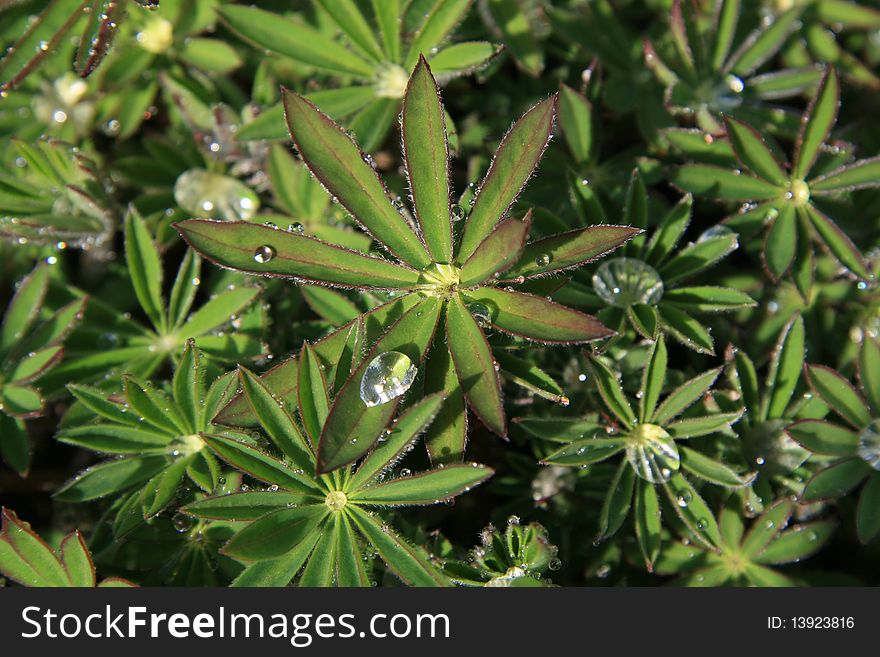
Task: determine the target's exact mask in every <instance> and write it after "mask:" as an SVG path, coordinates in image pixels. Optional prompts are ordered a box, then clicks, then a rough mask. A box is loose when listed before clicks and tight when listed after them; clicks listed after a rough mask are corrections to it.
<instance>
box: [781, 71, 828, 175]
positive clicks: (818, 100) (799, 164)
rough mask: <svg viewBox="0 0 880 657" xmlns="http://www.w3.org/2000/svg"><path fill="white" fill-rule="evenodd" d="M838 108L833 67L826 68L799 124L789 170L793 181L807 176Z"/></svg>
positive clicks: (826, 136)
mask: <svg viewBox="0 0 880 657" xmlns="http://www.w3.org/2000/svg"><path fill="white" fill-rule="evenodd" d="M838 109H840V80H838V78H837V73H836V72H835V70H834V68H833V67H832V66H829V67H828V70H827V71H826V72H825V77H824V78H822V82H820V83H819V88H818V89H817V90H816V95H815V96H814V97H813V99H812V100H811V101H810V105H809V106H808V107H807V112H806V114H805V115H804V119H803V122H802V123H801V131H800V134H799V135H798V138H797V142H796V144H795V151H794V165H793V167H792V171H791V176H792V179H793V180H803V179H804V178H806V176H807V174H809V173H810V169H812V168H813V164H814V163H815V161H816V158H817V157H819V151H820V150H821V149H822V144H824V143H825V140H826V139H827V138H828V135H830V134H831V128H833V127H834V124H835V122H836V121H837V111H838Z"/></svg>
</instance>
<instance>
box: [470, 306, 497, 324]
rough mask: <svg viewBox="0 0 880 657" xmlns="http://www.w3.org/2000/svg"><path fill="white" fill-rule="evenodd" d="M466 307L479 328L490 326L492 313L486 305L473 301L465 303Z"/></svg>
mask: <svg viewBox="0 0 880 657" xmlns="http://www.w3.org/2000/svg"><path fill="white" fill-rule="evenodd" d="M467 309H468V310H469V311H470V313H471V315H472V316H473V318H474V320H475V321H476V322H477V324H479V325H480V327H481V328H489V327H490V326H492V313H491V311H490V310H489V307H488V306H486V305H485V304H482V303H479V302H477V301H474V302H472V303H469V304H468V305H467Z"/></svg>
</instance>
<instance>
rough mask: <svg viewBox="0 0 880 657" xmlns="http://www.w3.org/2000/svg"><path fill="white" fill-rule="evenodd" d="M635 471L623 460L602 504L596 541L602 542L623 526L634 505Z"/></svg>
mask: <svg viewBox="0 0 880 657" xmlns="http://www.w3.org/2000/svg"><path fill="white" fill-rule="evenodd" d="M635 481H636V474H635V470H633V469H632V467H630V465H629V463H628V462H627V461H626V460H621V462H620V465H619V466H618V468H617V472H616V473H615V475H614V479H613V480H612V481H611V485H610V486H609V487H608V494H607V495H606V496H605V501H604V502H603V503H602V512H601V514H600V515H599V531H598V533H597V534H596V540H597V541H601V540H603V539H605V538H608V537H609V536H611V535H613V534H614V533H616V532H617V530H618V529H620V527H621V526H622V525H623V523H624V521H625V520H626V517H627V515H629V509H630V506H631V505H632V498H633V488H634V486H635Z"/></svg>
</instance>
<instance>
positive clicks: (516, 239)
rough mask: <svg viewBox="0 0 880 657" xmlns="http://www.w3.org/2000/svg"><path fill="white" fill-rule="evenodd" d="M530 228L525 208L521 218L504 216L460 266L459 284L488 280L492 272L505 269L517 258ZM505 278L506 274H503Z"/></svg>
mask: <svg viewBox="0 0 880 657" xmlns="http://www.w3.org/2000/svg"><path fill="white" fill-rule="evenodd" d="M531 227H532V213H531V211H529V212H528V213H527V214H526V216H525V217H523V220H522V221H518V220H516V219H505V220H503V221H501V222H499V223H498V224H496V225H495V228H494V229H493V230H492V232H491V233H489V235H488V236H487V237H486V239H484V240H483V241H482V242H481V243H480V245H479V246H478V247H477V248H476V249H475V250H474V252H473V254H472V255H471V257H470V258H468V259H467V261H466V262H465V263H464V264H463V265H462V266H461V282H460V285H461V286H462V287H471V286H474V285H477V284H479V283H483V282H484V281H488V280H490V279H492V277H493V275H495V274H500V273H501V272H503V271H506V270H507V269H509V268H510V267H511V266H513V264H514V263H515V262H516V261H517V260H519V259H520V254H521V253H522V251H523V247H524V246H525V243H526V239H527V238H528V236H529V230H530V229H531ZM505 278H509V274H508V275H505Z"/></svg>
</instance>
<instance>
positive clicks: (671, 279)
mask: <svg viewBox="0 0 880 657" xmlns="http://www.w3.org/2000/svg"><path fill="white" fill-rule="evenodd" d="M738 246H739V241H738V238H737V236H736V233H732V232H731V233H729V234H721V235H714V236H712V237H706V238H703V239H701V240H697V241H696V242H694V243H693V244H688V245H687V246H686V247H684V248H683V249H681V250H680V251H679V252H678V253H676V254H675V255H674V256H672V257H671V258H670V259H669V260H667V261H666V263H665V264H664V265H663V266H662V267H660V276H661V277H662V278H663V281H664V283H665V284H666V285H671V284H672V283H676V282H678V281H680V280H682V279H684V278H689V277H691V276H694V275H695V274H698V273H699V272H701V271H703V270H705V269H708V268H709V267H711V266H712V265H713V264H715V263H716V262H718V261H719V260H721V259H722V258H725V257H727V256H728V255H729V254H730V253H732V252H733V251H735V250H736V249H737V247H738Z"/></svg>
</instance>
